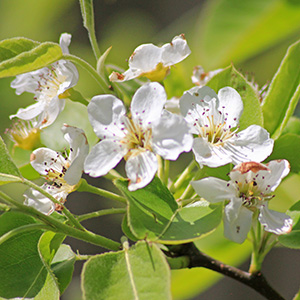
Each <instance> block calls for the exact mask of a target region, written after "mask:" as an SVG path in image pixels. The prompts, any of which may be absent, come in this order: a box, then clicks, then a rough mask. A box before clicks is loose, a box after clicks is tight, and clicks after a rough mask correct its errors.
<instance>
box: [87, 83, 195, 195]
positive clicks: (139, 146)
mask: <svg viewBox="0 0 300 300" xmlns="http://www.w3.org/2000/svg"><path fill="white" fill-rule="evenodd" d="M165 102H166V93H165V90H164V88H163V87H162V86H161V85H160V84H159V83H156V82H153V83H147V84H145V85H143V86H142V87H140V88H139V89H138V90H137V91H136V93H135V94H134V96H133V99H132V102H131V117H127V116H126V115H125V113H126V109H125V106H124V105H123V103H122V101H121V100H119V99H118V98H116V97H115V96H113V95H99V96H95V97H93V98H92V100H91V102H90V103H89V105H88V115H89V119H90V122H91V124H92V126H93V128H94V131H95V133H96V135H97V136H98V137H99V138H100V139H101V141H100V142H99V143H98V144H97V145H95V146H94V147H93V148H92V150H91V152H90V154H89V155H88V157H87V159H86V161H85V166H84V171H85V172H86V173H88V174H89V175H90V176H92V177H98V176H102V175H105V174H106V173H107V172H109V171H110V170H111V169H112V168H114V167H115V166H116V165H117V164H118V163H119V162H120V160H121V159H122V158H123V157H124V159H125V161H126V164H125V170H126V174H127V176H128V178H129V187H128V188H129V190H131V191H134V190H136V189H139V188H143V187H144V186H146V185H147V184H148V183H149V182H150V181H151V180H152V179H153V177H154V175H155V173H156V171H157V168H158V166H157V157H156V154H157V155H160V156H162V157H163V158H164V159H167V160H176V159H177V157H178V156H179V154H180V153H182V152H184V151H185V152H188V151H190V150H191V147H192V142H193V138H192V136H191V134H190V133H189V127H188V125H187V123H186V122H185V120H184V119H183V117H182V116H179V115H175V114H172V113H170V112H168V111H166V110H164V109H163V107H164V104H165Z"/></svg>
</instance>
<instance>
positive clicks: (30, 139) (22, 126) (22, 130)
mask: <svg viewBox="0 0 300 300" xmlns="http://www.w3.org/2000/svg"><path fill="white" fill-rule="evenodd" d="M40 132H41V130H40V129H39V128H36V127H34V125H33V124H32V122H31V121H23V120H19V121H18V122H16V123H14V124H13V126H12V127H11V128H10V129H7V130H6V131H5V133H6V134H9V137H10V139H11V140H12V141H13V142H14V148H15V147H19V148H21V149H24V150H33V149H35V148H38V147H39V146H40V145H41V142H40Z"/></svg>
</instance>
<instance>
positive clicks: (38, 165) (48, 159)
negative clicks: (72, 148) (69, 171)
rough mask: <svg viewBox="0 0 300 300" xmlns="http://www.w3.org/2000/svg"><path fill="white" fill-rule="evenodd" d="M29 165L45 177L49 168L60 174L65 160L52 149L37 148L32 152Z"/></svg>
mask: <svg viewBox="0 0 300 300" xmlns="http://www.w3.org/2000/svg"><path fill="white" fill-rule="evenodd" d="M30 163H31V165H32V167H33V168H34V169H35V170H36V171H37V172H38V173H40V174H41V175H47V174H48V170H49V169H50V168H51V169H54V170H55V171H59V173H60V172H61V170H62V167H63V166H64V165H65V159H64V157H63V156H62V155H61V154H60V153H59V152H56V151H54V150H52V149H48V148H38V149H36V150H34V151H33V152H32V154H31V156H30Z"/></svg>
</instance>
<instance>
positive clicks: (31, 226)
mask: <svg viewBox="0 0 300 300" xmlns="http://www.w3.org/2000/svg"><path fill="white" fill-rule="evenodd" d="M31 230H53V228H52V227H50V226H47V225H44V224H28V225H24V226H21V227H17V228H14V229H12V230H10V231H8V232H6V233H5V234H3V235H2V236H1V237H0V245H1V244H3V243H4V242H6V241H7V240H8V239H10V238H12V237H14V236H15V235H17V234H19V233H23V232H26V231H31Z"/></svg>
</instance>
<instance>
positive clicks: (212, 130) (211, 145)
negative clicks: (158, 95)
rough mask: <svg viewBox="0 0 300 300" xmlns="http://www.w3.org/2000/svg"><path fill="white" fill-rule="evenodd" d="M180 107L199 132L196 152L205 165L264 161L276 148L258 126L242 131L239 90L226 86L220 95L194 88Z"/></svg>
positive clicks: (206, 89)
mask: <svg viewBox="0 0 300 300" xmlns="http://www.w3.org/2000/svg"><path fill="white" fill-rule="evenodd" d="M179 105H180V110H181V113H182V115H183V116H184V117H185V120H186V121H187V122H188V123H189V124H190V126H191V132H192V133H193V134H194V135H195V138H194V143H193V148H192V149H193V152H194V155H195V159H196V161H197V162H198V163H199V165H200V166H201V167H202V166H203V165H207V166H209V167H213V168H214V167H219V166H222V165H225V164H228V163H233V164H238V163H241V162H245V161H258V162H261V161H263V160H264V159H266V158H267V157H268V156H269V155H270V154H271V152H272V150H273V144H274V141H273V140H272V139H271V138H270V137H269V133H268V132H267V131H266V130H265V129H264V128H262V127H260V126H258V125H251V126H249V127H248V128H246V129H245V130H242V131H238V129H239V127H238V124H239V119H240V117H241V115H242V112H243V102H242V99H241V97H240V95H239V93H238V92H237V91H236V90H235V89H233V88H231V87H224V88H222V89H220V90H219V92H218V95H217V94H216V93H215V92H214V91H213V90H212V89H211V88H209V87H207V86H204V87H200V88H197V87H194V88H192V89H191V90H189V91H186V92H185V93H184V94H183V96H182V97H181V98H180V101H179Z"/></svg>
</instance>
